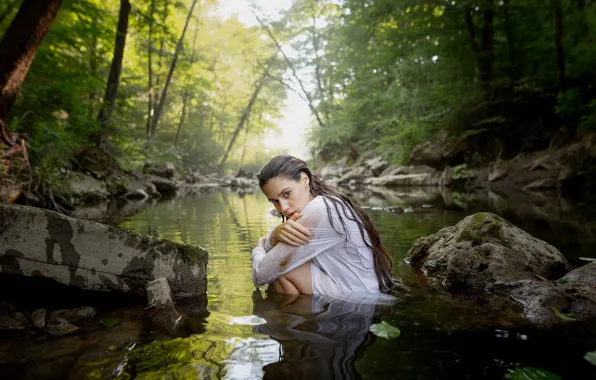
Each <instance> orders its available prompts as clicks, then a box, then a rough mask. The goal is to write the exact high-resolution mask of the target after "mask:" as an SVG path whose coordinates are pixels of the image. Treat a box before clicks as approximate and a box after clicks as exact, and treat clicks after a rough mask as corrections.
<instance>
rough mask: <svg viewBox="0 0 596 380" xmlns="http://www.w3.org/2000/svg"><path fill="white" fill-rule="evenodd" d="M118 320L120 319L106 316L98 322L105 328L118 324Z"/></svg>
mask: <svg viewBox="0 0 596 380" xmlns="http://www.w3.org/2000/svg"><path fill="white" fill-rule="evenodd" d="M118 322H120V320H118V319H114V318H106V319H102V320H101V322H99V323H100V324H101V325H102V326H103V327H105V328H108V329H109V328H112V327H114V326H116V325H117V324H118Z"/></svg>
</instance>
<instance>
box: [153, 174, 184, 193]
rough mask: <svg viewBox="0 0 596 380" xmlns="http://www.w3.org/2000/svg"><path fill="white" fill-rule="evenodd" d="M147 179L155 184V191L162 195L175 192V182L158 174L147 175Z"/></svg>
mask: <svg viewBox="0 0 596 380" xmlns="http://www.w3.org/2000/svg"><path fill="white" fill-rule="evenodd" d="M147 179H148V180H149V181H151V183H152V184H153V185H154V186H155V188H156V189H157V191H158V192H159V193H160V194H162V195H173V194H176V188H177V186H176V182H174V181H172V180H170V179H167V178H162V177H158V176H154V175H153V176H147Z"/></svg>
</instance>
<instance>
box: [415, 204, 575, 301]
mask: <svg viewBox="0 0 596 380" xmlns="http://www.w3.org/2000/svg"><path fill="white" fill-rule="evenodd" d="M406 261H408V262H409V263H410V265H412V266H413V267H416V268H421V269H422V270H423V271H424V273H425V274H426V275H427V276H429V277H433V278H435V279H438V280H439V281H440V283H441V285H442V286H444V287H446V288H447V289H450V290H455V289H471V290H482V289H485V288H486V287H487V286H490V285H493V284H496V283H507V282H511V281H519V280H523V279H535V278H536V276H540V277H542V278H546V279H557V278H559V277H561V276H562V275H563V274H564V273H566V272H567V271H568V270H569V269H570V265H569V263H568V262H567V260H566V259H565V257H564V256H563V255H562V254H561V253H560V252H559V251H558V250H557V249H556V248H555V247H553V246H552V245H550V244H548V243H546V242H544V241H542V240H538V239H536V238H534V237H533V236H531V235H530V234H528V233H527V232H525V231H523V230H522V229H520V228H517V227H515V226H514V225H512V224H511V223H509V222H507V221H506V220H504V219H503V218H501V217H499V216H497V215H494V214H491V213H478V214H474V215H470V216H468V217H466V218H464V219H463V220H462V221H460V222H459V223H458V224H456V225H455V226H451V227H446V228H443V229H442V230H440V231H439V232H437V233H436V234H433V235H431V236H427V237H423V238H420V239H418V240H417V241H416V242H415V243H414V246H413V247H412V248H411V249H410V250H409V251H408V254H407V256H406Z"/></svg>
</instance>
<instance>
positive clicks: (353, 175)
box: [337, 166, 372, 184]
mask: <svg viewBox="0 0 596 380" xmlns="http://www.w3.org/2000/svg"><path fill="white" fill-rule="evenodd" d="M370 176H372V170H371V169H370V168H368V167H366V166H356V167H355V168H353V169H352V170H350V171H348V172H347V173H345V174H344V175H342V176H341V178H340V179H339V181H338V182H337V183H340V184H341V183H348V182H350V181H352V180H354V183H363V182H364V180H365V179H366V178H367V177H370Z"/></svg>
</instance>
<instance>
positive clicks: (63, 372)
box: [0, 190, 596, 380]
mask: <svg viewBox="0 0 596 380" xmlns="http://www.w3.org/2000/svg"><path fill="white" fill-rule="evenodd" d="M352 195H353V196H354V198H356V199H358V201H359V202H360V203H361V204H363V205H366V206H367V207H369V208H368V211H369V213H370V215H371V217H372V218H373V220H374V221H375V223H376V224H377V227H378V228H379V230H380V232H381V237H382V240H383V241H384V243H385V245H386V247H387V248H388V250H389V251H390V253H391V255H392V256H393V259H394V275H395V276H396V277H399V278H401V279H402V280H403V282H404V283H405V285H406V286H407V287H408V288H409V289H410V291H409V292H403V294H402V295H401V296H400V297H399V298H398V300H397V302H396V303H395V304H394V305H392V306H387V305H374V304H366V303H348V302H342V301H339V300H333V299H325V298H317V297H315V298H311V297H282V296H279V295H278V296H275V295H269V294H266V293H265V292H264V291H257V290H255V287H254V286H253V284H252V281H251V262H250V253H251V251H252V248H253V246H254V243H255V242H256V240H257V239H258V237H260V236H262V235H264V234H265V233H266V232H267V231H268V230H269V229H270V228H271V227H273V226H275V225H277V224H278V223H279V222H280V220H279V219H278V218H277V217H275V216H273V215H272V213H271V211H272V206H271V205H270V204H269V203H268V202H267V201H266V199H265V197H264V196H262V195H261V194H260V193H257V194H245V195H238V194H236V193H234V192H221V193H211V194H204V195H201V196H198V197H195V198H185V199H173V200H170V201H164V202H160V203H157V204H153V205H151V206H150V207H145V208H143V207H139V208H138V209H140V210H142V211H140V212H139V213H137V214H134V215H132V216H123V215H122V214H120V215H118V214H116V215H115V216H112V217H111V218H110V219H108V220H106V221H107V222H109V223H112V224H117V225H120V226H122V227H124V228H128V229H131V230H135V231H138V232H141V233H146V234H151V235H155V236H158V237H160V238H164V239H170V240H175V241H179V242H184V243H188V244H196V245H200V246H202V247H204V248H206V249H207V250H208V251H209V255H210V256H209V266H208V294H207V297H206V299H204V298H199V299H190V300H186V301H184V302H183V303H182V302H179V303H178V305H177V307H178V308H179V310H180V311H181V312H182V313H183V314H185V315H186V316H187V323H186V324H185V325H184V326H183V327H179V328H177V329H176V330H172V329H167V328H160V327H158V326H155V325H151V324H150V322H149V321H148V320H147V319H145V318H143V306H145V305H144V301H143V300H139V301H138V304H136V305H133V304H131V303H130V302H124V301H123V302H122V303H119V304H110V305H109V307H104V308H101V307H98V310H99V315H98V318H97V319H96V320H95V321H89V324H90V325H89V327H88V328H86V327H85V326H83V327H82V332H81V333H79V334H75V335H72V336H67V337H63V338H44V339H39V338H35V337H22V336H21V337H16V338H8V339H0V378H15V379H17V378H18V379H29V378H35V379H37V378H39V379H49V378H52V379H53V378H56V379H65V378H71V379H79V378H88V379H101V378H111V377H112V370H113V368H116V375H118V378H122V379H129V378H136V379H162V378H167V379H187V378H188V379H202V378H207V379H261V378H266V379H308V380H315V379H479V378H482V379H504V378H505V376H506V375H507V374H508V373H509V371H510V370H513V369H515V368H518V367H527V366H529V367H538V368H543V369H546V370H549V371H551V372H553V373H556V374H558V375H559V376H562V377H563V378H564V379H596V366H592V365H591V364H589V363H588V362H587V361H586V360H584V359H583V356H584V354H585V353H586V352H588V351H594V350H596V323H595V322H592V323H582V324H572V325H567V326H559V327H557V328H554V329H550V330H543V329H538V328H534V327H531V326H527V324H525V323H524V322H523V321H521V320H520V319H519V318H518V317H517V316H516V315H515V314H512V313H510V312H509V313H508V312H505V311H503V310H500V307H499V306H498V305H494V304H484V303H480V302H479V301H475V300H464V299H457V300H455V299H452V297H450V296H449V295H447V294H440V293H437V292H432V291H430V290H429V288H428V286H427V284H426V283H425V280H424V279H423V278H421V277H419V276H418V275H416V274H415V273H413V272H412V271H411V270H410V269H409V268H408V266H407V265H406V264H405V263H404V261H403V258H404V256H405V254H406V252H407V250H408V249H409V248H410V246H411V245H412V243H413V242H414V241H415V240H416V239H417V238H418V237H420V236H425V235H429V234H431V233H434V232H436V231H438V230H439V229H440V228H442V227H444V226H447V225H452V224H455V223H457V222H458V221H459V220H461V219H462V218H463V217H464V216H465V215H467V213H470V212H476V211H488V210H489V209H491V210H495V209H496V210H498V211H499V212H500V213H502V214H504V215H505V216H507V218H508V219H510V220H511V221H512V222H514V223H515V224H517V225H519V226H522V227H523V228H525V229H527V230H528V231H529V232H530V233H532V234H534V235H536V236H539V237H541V238H544V239H546V240H548V241H549V242H551V243H552V244H555V245H556V246H557V247H558V248H560V249H561V250H562V251H563V252H564V253H565V254H566V255H567V256H568V257H569V258H570V259H571V260H572V261H577V259H578V258H579V257H580V256H588V255H590V254H593V253H594V252H595V250H594V247H595V246H596V243H595V242H594V234H593V231H596V228H595V223H594V221H596V217H592V216H593V214H592V216H590V214H589V213H588V214H587V216H586V214H580V213H578V212H576V211H574V210H577V209H578V208H575V209H573V208H570V207H571V206H569V205H568V204H558V205H555V204H554V203H553V201H550V202H546V203H544V202H542V203H540V202H538V201H532V200H529V201H524V202H522V203H518V204H514V205H511V204H510V203H507V202H505V201H504V200H503V199H497V201H498V202H496V201H495V200H494V199H493V198H494V197H493V198H491V199H492V203H491V199H488V201H487V200H484V201H480V200H478V199H465V200H462V199H461V196H458V195H456V194H455V195H454V194H440V193H437V192H434V190H433V191H429V190H425V191H423V190H415V191H413V190H410V191H407V192H377V193H371V192H369V191H354V192H353V194H352ZM464 201H465V202H464ZM390 205H401V206H410V207H411V208H410V209H408V210H407V211H408V212H407V213H404V214H397V215H396V214H392V213H390V212H386V211H383V210H381V209H380V208H381V207H385V206H390ZM574 207H575V206H574ZM582 207H583V206H582V205H579V209H582ZM583 208H584V209H585V208H586V207H583ZM520 210H521V211H520ZM545 210H546V211H545ZM522 211H523V212H522ZM547 211H548V212H547ZM0 287H2V284H0ZM1 290H2V289H0V293H2V292H1ZM4 290H5V292H4V293H5V295H4V296H6V294H10V292H8V291H7V287H6V286H5V287H4ZM40 291H41V289H40V287H37V288H35V289H34V292H35V294H38V295H39V292H40ZM48 292H49V293H51V291H49V290H48ZM69 297H70V296H69ZM69 297H66V298H69ZM1 298H2V295H1V294H0V299H1ZM41 298H45V296H41ZM63 298H65V297H63ZM5 299H6V298H5ZM59 299H60V298H59ZM11 301H12V300H11ZM81 302H82V303H85V302H88V300H84V301H81ZM107 302H108V304H109V303H110V301H109V300H108V301H107ZM104 306H105V301H104ZM36 307H39V306H38V305H31V306H30V307H29V309H30V310H34V309H35V308H36ZM205 307H206V310H207V312H205ZM106 318H114V319H117V320H118V321H119V323H118V324H117V325H116V326H114V327H113V328H110V329H102V328H100V329H99V330H98V327H97V326H98V320H99V319H106ZM381 321H385V322H387V323H389V324H391V325H393V326H396V327H398V328H399V329H400V330H401V335H400V336H399V337H397V338H396V339H392V340H387V339H383V338H377V337H375V336H374V335H373V334H371V333H369V328H370V326H371V324H373V323H379V322H381ZM106 368H109V370H106ZM106 371H107V372H106Z"/></svg>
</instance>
